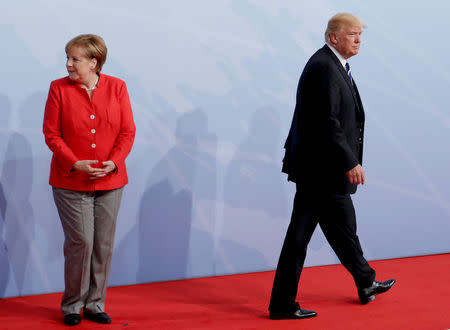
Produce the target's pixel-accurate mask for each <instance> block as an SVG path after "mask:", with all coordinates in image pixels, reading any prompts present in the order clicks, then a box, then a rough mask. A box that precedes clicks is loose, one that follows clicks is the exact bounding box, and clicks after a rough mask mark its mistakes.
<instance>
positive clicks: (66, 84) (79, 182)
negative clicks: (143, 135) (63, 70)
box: [43, 74, 136, 191]
mask: <svg viewBox="0 0 450 330" xmlns="http://www.w3.org/2000/svg"><path fill="white" fill-rule="evenodd" d="M43 131H44V135H45V142H46V143H47V145H48V147H49V148H50V150H51V151H52V152H53V158H52V163H51V169H50V185H51V186H53V187H57V188H63V189H70V190H79V191H93V190H111V189H116V188H120V187H123V186H124V185H126V184H127V183H128V176H127V170H126V167H125V158H126V157H127V156H128V154H129V153H130V150H131V147H132V145H133V141H134V135H135V132H136V126H135V125H134V121H133V113H132V111H131V105H130V99H129V97H128V92H127V87H126V85H125V82H123V81H122V80H120V79H118V78H114V77H111V76H107V75H104V74H100V78H99V81H98V84H97V88H96V89H95V90H94V91H93V94H92V100H91V99H89V95H88V93H87V92H86V90H85V89H83V88H82V87H81V86H80V85H79V84H77V83H75V82H73V81H72V80H70V78H69V77H65V78H61V79H58V80H55V81H53V82H52V83H51V84H50V90H49V93H48V98H47V103H46V105H45V115H44V128H43ZM78 160H98V161H99V163H98V164H96V165H94V166H97V167H102V162H103V161H105V160H112V161H113V162H114V163H115V164H116V166H117V170H116V171H114V172H112V173H109V174H108V175H107V176H106V177H104V178H100V179H97V180H91V179H89V177H88V175H87V174H85V173H83V172H80V171H75V170H73V169H72V167H73V165H74V164H75V162H77V161H78Z"/></svg>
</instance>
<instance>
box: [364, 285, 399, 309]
mask: <svg viewBox="0 0 450 330" xmlns="http://www.w3.org/2000/svg"><path fill="white" fill-rule="evenodd" d="M394 283H395V280H394V279H391V280H387V281H384V282H378V281H373V283H372V285H371V286H369V287H368V288H365V289H358V296H359V300H360V301H361V304H363V305H365V304H367V303H369V302H371V301H372V300H374V299H375V296H376V295H377V294H380V293H383V292H386V291H387V290H389V289H390V288H392V286H393V285H394Z"/></svg>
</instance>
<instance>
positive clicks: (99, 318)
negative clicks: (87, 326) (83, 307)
mask: <svg viewBox="0 0 450 330" xmlns="http://www.w3.org/2000/svg"><path fill="white" fill-rule="evenodd" d="M83 316H84V318H85V319H88V320H91V321H94V322H96V323H101V324H110V323H111V318H110V317H109V316H108V314H106V313H104V312H101V313H89V312H87V311H84V313H83Z"/></svg>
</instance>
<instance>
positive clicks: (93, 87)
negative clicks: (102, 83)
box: [86, 76, 98, 92]
mask: <svg viewBox="0 0 450 330" xmlns="http://www.w3.org/2000/svg"><path fill="white" fill-rule="evenodd" d="M97 83H98V76H97V80H95V83H94V86H92V87H91V88H86V90H87V91H88V92H92V91H93V90H94V89H96V88H97Z"/></svg>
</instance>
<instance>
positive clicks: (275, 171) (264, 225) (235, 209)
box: [217, 107, 287, 274]
mask: <svg viewBox="0 0 450 330" xmlns="http://www.w3.org/2000/svg"><path fill="white" fill-rule="evenodd" d="M279 135H280V118H279V114H278V113H277V112H276V111H275V110H274V109H272V108H270V107H265V108H261V109H258V110H257V111H256V112H255V113H254V114H253V116H252V121H251V124H250V129H249V133H248V136H247V138H246V139H245V140H244V141H243V142H242V144H241V145H240V146H239V148H238V150H237V151H236V153H235V155H234V157H233V159H232V160H231V162H230V164H229V167H228V170H227V173H226V176H225V188H224V200H225V206H224V220H223V231H222V234H221V235H222V236H221V238H220V242H219V247H218V249H219V250H218V266H217V269H218V273H219V274H227V273H235V272H238V273H240V272H248V271H255V270H263V269H265V268H267V267H268V266H269V264H268V260H267V259H266V257H265V254H266V253H265V252H267V254H270V252H269V251H270V250H272V253H273V249H276V250H278V249H279V247H278V246H277V247H274V248H273V249H271V248H270V246H271V242H262V241H261V239H260V237H261V236H260V234H258V233H261V235H264V236H266V234H263V233H267V232H272V230H274V231H273V235H275V234H276V233H277V231H278V230H277V229H276V228H277V227H280V224H279V221H280V219H282V220H283V219H284V218H285V217H286V215H287V212H286V210H285V209H284V207H283V206H284V205H285V204H286V202H285V199H286V197H285V193H284V189H283V183H282V181H281V176H280V166H281V165H280V164H281V163H280V161H279V160H278V157H277V155H278V150H279V148H280V146H279V145H278V141H279V139H278V136H279ZM240 242H241V243H240ZM242 242H245V243H246V245H242Z"/></svg>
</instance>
